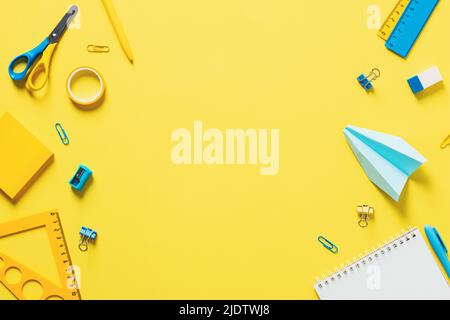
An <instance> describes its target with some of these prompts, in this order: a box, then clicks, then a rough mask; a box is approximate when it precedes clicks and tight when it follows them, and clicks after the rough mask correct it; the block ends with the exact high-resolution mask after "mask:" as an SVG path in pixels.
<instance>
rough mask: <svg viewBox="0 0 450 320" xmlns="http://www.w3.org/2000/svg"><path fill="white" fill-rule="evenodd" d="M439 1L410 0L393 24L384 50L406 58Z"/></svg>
mask: <svg viewBox="0 0 450 320" xmlns="http://www.w3.org/2000/svg"><path fill="white" fill-rule="evenodd" d="M438 2H439V0H410V1H409V3H408V5H407V7H406V8H405V10H404V12H403V13H402V15H401V16H400V18H399V20H398V21H397V23H396V24H395V27H394V28H393V30H392V32H391V34H390V36H389V38H388V39H387V40H386V48H388V49H389V50H391V51H392V52H394V53H396V54H398V55H399V56H401V57H403V58H406V57H407V56H408V54H409V52H410V50H411V48H412V47H413V45H414V43H415V42H416V40H417V38H418V37H419V35H420V33H421V32H422V29H423V28H424V26H425V24H426V23H427V21H428V19H429V18H430V16H431V14H432V13H433V11H434V9H435V7H436V5H437V4H438Z"/></svg>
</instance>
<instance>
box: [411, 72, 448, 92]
mask: <svg viewBox="0 0 450 320" xmlns="http://www.w3.org/2000/svg"><path fill="white" fill-rule="evenodd" d="M442 81H444V79H443V78H442V75H441V72H440V71H439V68H438V67H436V66H434V67H431V68H429V69H427V70H425V71H424V72H421V73H419V74H418V75H415V76H413V77H411V78H410V79H408V84H409V87H410V88H411V90H412V92H413V93H414V94H418V93H419V92H422V91H424V90H426V89H429V88H431V87H433V86H435V85H436V84H438V83H440V82H442Z"/></svg>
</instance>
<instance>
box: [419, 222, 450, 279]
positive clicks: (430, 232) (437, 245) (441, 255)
mask: <svg viewBox="0 0 450 320" xmlns="http://www.w3.org/2000/svg"><path fill="white" fill-rule="evenodd" d="M424 229H425V234H426V235H427V237H428V241H429V242H430V245H431V247H433V250H434V252H435V253H436V256H437V257H438V259H439V261H440V262H441V264H442V267H443V268H444V270H445V272H447V276H448V277H449V278H450V261H449V260H448V256H447V254H448V250H447V247H446V246H445V243H444V240H443V239H442V237H441V235H440V234H439V231H437V229H436V228H435V227H432V226H429V225H426V226H425V228H424Z"/></svg>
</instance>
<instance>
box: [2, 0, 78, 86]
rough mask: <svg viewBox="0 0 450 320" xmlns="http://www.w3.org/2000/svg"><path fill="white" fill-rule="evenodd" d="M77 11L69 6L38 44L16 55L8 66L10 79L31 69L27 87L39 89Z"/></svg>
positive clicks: (21, 75) (22, 77)
mask: <svg viewBox="0 0 450 320" xmlns="http://www.w3.org/2000/svg"><path fill="white" fill-rule="evenodd" d="M77 13H78V7H77V6H72V7H70V9H69V11H68V12H67V13H66V14H65V15H64V17H63V18H62V19H61V21H60V22H59V23H58V25H57V26H56V28H55V29H54V30H53V31H52V33H50V35H49V36H48V37H47V38H45V40H44V41H42V43H41V44H40V45H38V46H37V47H36V48H34V49H33V50H30V51H28V52H26V53H24V54H21V55H20V56H18V57H16V58H15V59H14V60H13V61H12V62H11V64H10V65H9V68H8V71H9V76H10V77H11V79H13V80H14V81H20V80H23V79H24V78H25V77H26V76H27V74H28V72H29V71H30V69H31V72H30V73H29V74H28V79H27V83H26V85H27V88H29V89H31V90H33V91H37V90H41V89H42V88H43V87H44V86H45V84H46V83H47V81H48V76H49V69H50V63H51V60H52V56H53V53H54V51H55V48H56V46H57V44H58V42H59V40H60V39H61V37H62V36H63V35H64V32H65V31H66V30H67V27H68V26H69V24H70V23H71V22H72V20H73V18H74V17H75V16H76V15H77ZM39 57H41V59H40V61H39V62H38V63H37V64H35V62H36V61H37V60H38V58H39ZM23 65H26V66H25V68H24V69H22V68H21V67H22V66H23ZM19 68H20V69H21V70H20V72H16V69H19ZM39 78H40V80H39ZM38 80H39V81H38Z"/></svg>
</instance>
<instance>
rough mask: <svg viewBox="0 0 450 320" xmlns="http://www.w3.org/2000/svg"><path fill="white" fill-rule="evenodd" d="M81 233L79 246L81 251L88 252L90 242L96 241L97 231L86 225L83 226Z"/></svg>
mask: <svg viewBox="0 0 450 320" xmlns="http://www.w3.org/2000/svg"><path fill="white" fill-rule="evenodd" d="M80 235H81V238H80V242H79V243H78V248H79V249H80V250H81V251H83V252H86V251H88V246H89V242H90V241H95V239H96V238H97V231H94V230H92V229H89V228H86V227H81V230H80Z"/></svg>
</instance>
